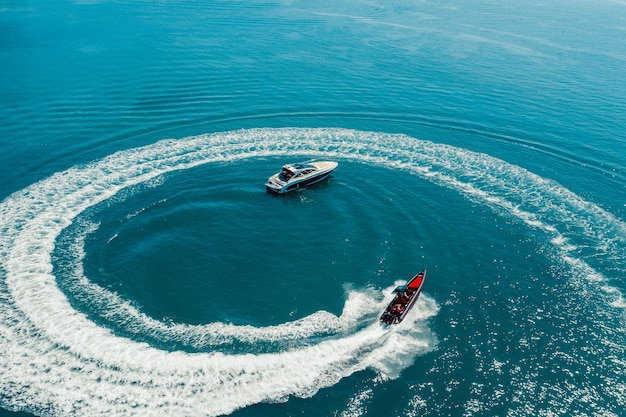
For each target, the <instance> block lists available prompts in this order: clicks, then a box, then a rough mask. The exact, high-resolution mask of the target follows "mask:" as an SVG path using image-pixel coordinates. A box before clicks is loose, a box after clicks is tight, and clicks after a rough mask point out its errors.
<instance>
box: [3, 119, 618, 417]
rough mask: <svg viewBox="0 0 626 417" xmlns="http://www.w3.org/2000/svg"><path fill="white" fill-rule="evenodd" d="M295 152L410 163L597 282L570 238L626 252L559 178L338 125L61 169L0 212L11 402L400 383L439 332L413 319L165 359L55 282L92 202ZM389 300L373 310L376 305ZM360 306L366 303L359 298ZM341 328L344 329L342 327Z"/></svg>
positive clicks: (261, 133)
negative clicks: (365, 375) (64, 243)
mask: <svg viewBox="0 0 626 417" xmlns="http://www.w3.org/2000/svg"><path fill="white" fill-rule="evenodd" d="M295 154H300V155H302V154H306V155H310V156H324V157H334V158H346V159H353V160H358V161H362V162H365V163H371V164H377V165H381V166H385V167H388V168H392V169H403V170H407V171H410V172H412V173H414V174H417V175H420V176H422V177H423V178H426V179H428V180H430V181H432V182H434V183H436V184H439V185H442V186H446V187H450V188H453V189H456V190H458V191H459V192H461V193H463V194H465V195H466V196H468V197H469V198H473V199H476V200H478V201H480V202H482V203H484V204H488V205H490V206H491V207H494V208H495V209H497V210H502V211H504V212H506V213H508V214H509V215H513V216H516V217H517V218H519V219H521V220H523V221H524V222H526V223H527V224H529V225H530V226H532V227H534V228H537V229H540V230H542V231H544V232H546V233H548V234H549V235H551V237H552V242H553V244H554V247H555V249H556V250H557V251H558V252H559V253H561V255H562V258H563V259H565V260H566V261H567V262H569V263H570V265H571V266H572V267H573V268H576V269H579V270H583V271H584V272H585V273H586V274H587V275H593V276H595V277H596V278H597V279H599V280H603V279H604V278H603V277H602V276H601V275H600V274H598V273H597V272H595V271H594V270H593V269H592V267H590V266H589V265H588V262H587V261H588V260H589V259H593V257H594V256H595V255H597V254H595V253H583V252H581V251H580V250H579V249H578V247H576V246H575V245H572V244H570V243H569V240H570V238H571V237H576V240H577V241H578V242H580V241H583V242H589V246H586V247H592V248H602V249H601V250H602V251H603V254H602V255H603V256H609V257H611V258H614V260H615V262H616V263H618V264H619V265H620V268H621V267H622V265H621V263H622V262H623V261H621V260H623V259H624V258H626V257H625V256H624V249H623V248H624V236H626V227H625V226H624V224H623V223H621V222H619V221H618V220H617V219H615V218H614V217H613V216H611V215H610V214H609V213H606V212H604V211H603V210H601V209H600V208H598V207H597V206H595V205H593V204H590V203H588V202H585V201H584V200H582V199H580V198H579V197H578V196H576V195H574V194H572V193H571V192H569V191H568V190H566V189H564V188H562V187H560V186H559V185H558V184H555V183H553V182H550V181H546V180H544V179H542V178H540V177H537V176H535V175H533V174H531V173H529V172H528V171H525V170H523V169H522V168H519V167H516V166H512V165H508V164H506V163H504V162H502V161H500V160H497V159H495V158H492V157H489V156H487V155H483V154H476V153H472V152H469V151H466V150H462V149H458V148H454V147H450V146H446V145H438V144H434V143H431V142H426V141H420V140H416V139H413V138H410V137H406V136H402V135H386V134H380V133H372V132H359V131H351V130H343V129H259V130H244V131H237V132H229V133H218V134H211V135H204V136H199V137H194V138H187V139H182V140H166V141H162V142H158V143H156V144H154V145H150V146H147V147H143V148H137V149H132V150H127V151H122V152H118V153H116V154H113V155H111V156H109V157H107V158H105V159H103V160H101V161H97V162H94V163H92V164H89V165H87V166H84V167H75V168H72V169H69V170H67V171H64V172H61V173H57V174H55V175H53V176H52V177H50V178H49V179H46V180H43V181H41V182H38V183H36V184H33V185H31V186H30V187H28V188H26V189H24V190H22V191H20V192H17V193H15V194H13V195H12V196H10V197H9V198H7V199H6V200H5V201H4V202H3V203H2V204H1V205H0V216H1V217H0V229H1V230H2V236H1V237H0V265H1V266H2V277H1V278H2V280H1V281H0V298H1V303H0V317H1V321H0V350H1V351H2V352H3V355H2V356H0V370H1V372H0V373H1V375H2V378H1V380H0V392H2V393H3V394H2V395H3V396H4V399H3V401H4V403H5V404H7V405H8V406H11V407H15V408H19V409H29V410H34V411H35V412H45V413H47V414H61V415H85V414H89V415H96V414H107V415H111V414H113V415H134V414H136V415H219V414H225V413H230V412H232V411H233V410H235V409H237V408H241V407H244V406H246V405H248V404H253V403H257V402H262V401H280V400H284V399H286V398H287V397H288V396H289V395H297V396H310V395H313V394H314V393H315V392H317V391H318V390H319V389H320V388H322V387H326V386H330V385H332V384H334V383H336V382H337V381H338V380H339V379H341V378H342V377H344V376H347V375H350V374H351V373H353V372H355V371H358V370H362V369H365V368H374V369H378V370H379V371H381V372H385V373H388V374H390V375H394V374H396V373H397V372H398V370H399V369H402V368H403V367H405V366H407V365H408V364H409V363H410V362H411V360H407V359H406V358H407V357H408V358H414V357H415V355H418V354H420V353H421V352H425V351H428V350H429V349H432V348H433V347H434V343H435V342H434V340H433V337H432V336H431V335H429V334H428V332H427V331H425V330H423V329H421V327H420V326H416V328H415V330H412V331H406V327H407V326H409V325H410V323H408V324H407V326H404V327H405V330H404V331H397V332H385V331H384V330H383V329H381V328H380V327H379V326H378V325H377V323H375V324H373V325H371V326H368V327H365V328H363V329H361V330H359V331H357V332H355V333H353V334H348V335H344V336H337V337H334V338H328V339H326V340H324V341H321V342H319V343H317V344H315V345H312V346H301V347H297V348H293V349H290V350H288V351H286V352H280V353H266V354H257V355H253V354H246V355H226V354H222V353H217V352H206V353H195V354H191V353H184V352H167V351H162V350H159V349H156V348H153V347H150V346H148V345H147V344H142V343H137V342H133V341H131V340H128V339H125V338H121V337H117V336H115V335H113V334H112V333H111V331H110V330H108V329H106V328H103V327H99V326H97V325H96V324H95V323H93V322H91V321H90V320H89V319H88V318H87V317H86V316H85V315H84V314H83V313H81V312H79V311H76V310H74V309H73V308H72V307H71V305H70V303H69V301H68V300H67V298H66V297H65V295H64V294H63V293H62V291H61V290H60V289H59V288H58V287H57V285H56V282H55V277H54V275H53V274H52V271H53V267H52V262H51V252H52V251H53V249H54V245H55V240H56V238H57V236H58V235H59V234H60V233H61V231H62V230H63V229H64V228H66V227H68V226H69V225H70V224H71V223H72V222H73V220H74V219H75V218H76V216H78V215H79V214H80V213H81V212H83V211H84V210H86V209H87V208H89V207H91V206H93V205H96V204H98V203H100V202H102V201H104V200H106V199H108V198H110V197H112V196H114V195H115V194H116V193H118V192H119V191H120V190H122V189H124V188H127V187H130V186H133V185H136V184H141V183H145V182H147V181H150V180H153V179H155V178H157V177H159V176H160V175H163V174H165V173H167V172H171V171H174V170H182V169H188V168H191V167H194V166H197V165H200V164H206V163H212V162H219V161H233V160H238V159H243V158H255V157H263V156H276V155H281V156H284V155H295ZM599 243H602V245H600V244H599ZM84 279H85V280H86V279H87V278H84ZM88 286H89V284H88V282H87V283H86V288H87V287H88ZM605 288H606V289H607V290H606V294H607V295H606V296H607V297H611V298H608V299H609V300H610V301H612V302H613V303H614V304H615V305H618V304H619V303H620V302H621V303H623V301H621V294H620V293H619V292H618V291H617V290H616V289H615V288H612V287H610V286H608V283H607V284H606V285H605ZM94 291H98V289H97V288H95V289H94ZM380 303H381V302H380V301H378V302H376V301H374V302H369V305H370V306H371V309H372V311H375V310H378V309H379V305H378V304H380ZM117 304H118V305H120V306H122V308H126V309H127V310H125V311H124V312H125V313H128V314H134V315H136V316H137V317H139V320H144V321H145V325H146V326H147V327H150V326H153V327H161V328H162V329H161V330H160V331H168V329H171V331H172V332H176V333H177V334H181V333H182V334H186V333H188V334H190V335H191V336H189V337H203V336H202V335H205V336H207V337H209V335H210V334H212V332H214V331H216V327H215V326H219V324H217V325H209V326H180V327H176V328H175V326H176V325H166V324H163V323H160V322H158V321H154V320H151V319H148V318H147V317H145V316H144V315H142V313H141V312H138V311H136V310H135V311H132V307H131V306H130V305H127V306H126V307H124V303H123V302H120V303H117ZM356 304H357V305H359V306H361V307H359V308H362V305H363V303H356ZM366 304H368V303H366ZM346 310H347V311H346ZM351 311H352V309H351V308H350V303H348V304H347V305H346V309H344V314H342V317H343V318H345V317H349V316H350V315H351V314H352V313H351ZM436 312H437V306H436V304H435V303H434V301H433V300H431V299H429V298H428V297H424V298H423V299H421V300H420V304H419V305H418V307H417V312H416V313H415V315H414V318H413V321H415V320H417V321H418V322H421V321H420V320H423V319H424V318H427V317H429V316H432V315H434V314H436ZM420 314H421V316H420ZM344 315H345V317H344ZM357 316H360V314H357ZM320 317H322V320H321V321H320ZM340 319H341V318H340ZM340 319H337V320H340ZM329 320H330V321H332V320H331V319H329V315H328V313H324V312H320V313H316V315H313V316H309V317H307V318H304V319H303V322H301V323H286V324H284V325H281V326H276V327H275V328H254V327H251V326H243V327H238V328H231V329H230V330H227V331H232V332H235V331H236V332H238V334H240V335H243V336H241V337H246V335H248V337H250V339H251V340H254V338H258V337H281V338H289V337H300V336H298V335H301V332H303V329H305V330H304V332H305V334H306V332H311V334H313V333H315V332H316V331H319V328H318V327H319V323H320V322H324V323H328V322H329ZM347 322H348V323H350V320H347ZM303 323H304V325H303ZM315 323H318V324H317V326H318V327H315V326H316V324H315ZM342 325H345V322H344V323H343V324H341V323H339V324H336V326H338V327H341V326H342ZM307 326H309V327H307ZM263 335H265V336H263ZM394 357H397V358H405V359H404V360H401V361H400V362H398V363H394V362H393V360H390V358H394Z"/></svg>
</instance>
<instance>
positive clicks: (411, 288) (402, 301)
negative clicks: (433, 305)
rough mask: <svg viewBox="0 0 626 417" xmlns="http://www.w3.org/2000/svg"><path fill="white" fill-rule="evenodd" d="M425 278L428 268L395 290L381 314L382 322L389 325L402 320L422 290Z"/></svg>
mask: <svg viewBox="0 0 626 417" xmlns="http://www.w3.org/2000/svg"><path fill="white" fill-rule="evenodd" d="M425 278H426V270H423V271H420V272H418V273H417V274H415V275H414V276H413V278H411V279H410V280H409V281H408V282H407V283H406V284H405V285H400V286H399V287H397V288H396V289H395V290H393V292H394V293H395V296H394V298H393V300H391V302H390V303H389V305H388V306H387V308H386V309H385V311H384V312H383V314H382V315H381V316H380V322H381V323H383V324H385V325H387V326H389V325H391V324H398V323H400V322H402V320H404V318H405V317H406V315H407V314H408V313H409V311H410V310H411V308H413V305H415V302H416V301H417V298H418V297H419V295H420V293H421V292H422V286H423V285H424V279H425Z"/></svg>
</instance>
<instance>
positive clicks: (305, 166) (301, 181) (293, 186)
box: [265, 161, 339, 194]
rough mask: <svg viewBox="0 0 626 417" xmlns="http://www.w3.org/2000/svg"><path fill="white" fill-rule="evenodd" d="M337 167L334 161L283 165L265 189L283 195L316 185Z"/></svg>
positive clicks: (269, 180)
mask: <svg viewBox="0 0 626 417" xmlns="http://www.w3.org/2000/svg"><path fill="white" fill-rule="evenodd" d="M337 165H339V164H338V163H337V162H334V161H314V162H301V163H296V164H287V165H284V166H283V168H282V170H281V171H280V172H278V173H276V174H274V175H272V176H271V177H270V178H269V179H268V180H267V182H266V183H265V187H266V188H267V190H268V191H271V192H274V193H276V194H285V193H288V192H291V191H296V190H298V189H300V188H304V187H308V186H309V185H312V184H315V183H318V182H320V181H322V180H324V179H325V178H327V177H328V176H329V175H330V173H331V172H332V171H333V170H334V169H335V168H337Z"/></svg>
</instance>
